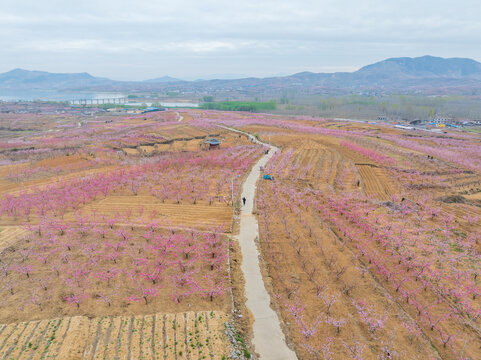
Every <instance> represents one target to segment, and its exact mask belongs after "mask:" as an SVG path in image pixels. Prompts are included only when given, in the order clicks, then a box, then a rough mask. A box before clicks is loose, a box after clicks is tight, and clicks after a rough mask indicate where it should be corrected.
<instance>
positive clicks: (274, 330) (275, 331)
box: [220, 126, 297, 360]
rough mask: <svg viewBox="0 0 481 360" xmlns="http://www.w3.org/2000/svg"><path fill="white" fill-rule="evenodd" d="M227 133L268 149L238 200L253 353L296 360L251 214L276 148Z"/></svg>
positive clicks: (264, 358) (266, 358)
mask: <svg viewBox="0 0 481 360" xmlns="http://www.w3.org/2000/svg"><path fill="white" fill-rule="evenodd" d="M220 127H222V128H224V129H226V130H230V131H234V132H237V133H240V134H244V135H247V136H249V138H250V139H251V141H253V142H255V143H258V144H262V145H265V146H268V147H269V148H270V150H269V154H267V155H264V156H263V157H262V158H260V160H259V161H258V162H257V163H256V164H255V165H254V167H253V168H252V170H251V172H250V174H249V176H248V177H247V179H246V181H245V182H244V184H243V186H242V195H241V197H245V198H246V200H247V201H246V204H245V205H244V206H243V207H242V209H241V216H240V231H239V235H238V237H237V238H238V240H239V244H240V247H241V251H242V266H241V269H242V271H243V272H244V277H245V282H246V283H245V292H246V297H247V302H246V305H247V307H248V308H249V310H250V311H251V312H252V314H253V316H254V324H253V330H254V338H253V343H254V346H255V351H256V352H257V353H258V354H259V356H260V359H262V360H271V359H272V360H291V359H297V357H296V354H295V353H294V352H293V351H292V350H291V349H289V348H288V347H287V345H286V341H285V337H284V334H283V332H282V330H281V327H280V324H279V318H278V317H277V314H276V313H275V311H274V310H272V308H271V307H270V302H271V299H270V296H269V294H268V293H267V291H266V288H265V286H264V281H263V279H262V274H261V270H260V264H259V251H258V250H257V246H256V243H255V239H256V238H257V237H258V236H259V227H258V224H257V219H256V217H255V216H254V214H252V210H253V207H254V196H255V193H256V188H257V184H256V183H257V180H259V178H260V176H261V171H260V167H261V166H265V165H266V164H267V161H269V159H270V158H271V157H272V156H273V155H274V154H275V152H276V151H277V150H278V148H276V147H275V146H271V145H268V144H265V143H262V142H260V141H258V140H257V139H255V138H254V137H253V136H252V135H251V134H248V133H245V132H242V131H240V130H237V129H232V128H228V127H224V126H220Z"/></svg>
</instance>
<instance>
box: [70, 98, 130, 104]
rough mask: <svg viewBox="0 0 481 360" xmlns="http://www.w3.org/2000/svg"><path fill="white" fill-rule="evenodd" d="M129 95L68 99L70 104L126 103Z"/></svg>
mask: <svg viewBox="0 0 481 360" xmlns="http://www.w3.org/2000/svg"><path fill="white" fill-rule="evenodd" d="M127 101H128V98H127V97H116V98H103V99H75V100H68V103H69V104H70V105H101V104H126V103H127Z"/></svg>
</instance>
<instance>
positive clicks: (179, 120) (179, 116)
mask: <svg viewBox="0 0 481 360" xmlns="http://www.w3.org/2000/svg"><path fill="white" fill-rule="evenodd" d="M175 114H176V115H177V117H178V118H179V119H178V120H177V121H178V122H181V121H182V120H184V117H183V116H182V115H180V113H179V112H178V111H176V112H175Z"/></svg>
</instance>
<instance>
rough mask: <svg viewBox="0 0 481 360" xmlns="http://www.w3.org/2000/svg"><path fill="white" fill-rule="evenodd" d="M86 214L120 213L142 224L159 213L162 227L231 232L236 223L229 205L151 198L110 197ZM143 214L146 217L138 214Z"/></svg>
mask: <svg viewBox="0 0 481 360" xmlns="http://www.w3.org/2000/svg"><path fill="white" fill-rule="evenodd" d="M82 211H84V212H85V213H92V212H94V213H96V214H98V215H103V216H106V217H113V216H115V215H116V214H125V213H132V215H133V217H132V219H133V220H132V222H133V223H134V224H137V225H141V224H142V219H144V220H145V221H147V219H148V217H149V216H150V215H151V214H152V213H153V212H155V214H156V215H155V216H156V219H157V220H158V221H159V222H160V223H162V224H166V225H167V224H169V225H174V226H180V225H182V226H184V227H194V228H201V229H212V228H213V227H219V226H220V227H222V228H223V229H225V230H227V229H228V228H229V227H230V225H231V222H232V216H233V209H232V207H229V206H227V205H226V204H225V203H218V202H215V203H213V204H212V205H204V204H195V205H193V204H182V203H181V204H171V203H162V202H161V201H160V200H158V199H156V198H155V197H153V196H150V195H137V196H114V195H112V196H108V197H106V198H105V199H102V200H98V201H94V202H92V203H90V204H88V205H86V206H85V207H84V208H83V209H82ZM141 211H142V213H143V214H144V216H143V217H141V218H139V217H137V216H136V215H137V214H139V213H140V212H141Z"/></svg>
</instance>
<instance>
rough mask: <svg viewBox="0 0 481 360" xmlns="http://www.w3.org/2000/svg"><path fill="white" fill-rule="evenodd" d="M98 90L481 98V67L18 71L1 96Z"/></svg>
mask: <svg viewBox="0 0 481 360" xmlns="http://www.w3.org/2000/svg"><path fill="white" fill-rule="evenodd" d="M2 89H3V90H22V89H28V90H32V89H38V90H95V91H154V90H158V91H159V90H160V91H162V90H173V89H175V90H180V91H190V92H206V91H208V92H209V91H210V92H218V91H223V90H224V91H237V92H239V93H243V94H255V93H269V94H275V93H281V92H283V91H298V92H301V93H308V94H316V93H350V92H359V91H379V92H421V93H481V63H479V62H477V61H475V60H472V59H464V58H450V59H445V58H439V57H433V56H423V57H418V58H408V57H403V58H392V59H387V60H383V61H380V62H377V63H375V64H372V65H367V66H364V67H363V68H361V69H359V70H357V71H355V72H350V73H349V72H338V73H312V72H301V73H297V74H294V75H290V76H278V77H267V78H242V79H234V80H228V79H218V80H198V81H183V80H180V79H175V78H172V77H169V76H164V77H161V78H156V79H151V80H145V81H115V80H110V79H106V78H99V77H94V76H92V75H90V74H88V73H77V74H56V73H48V72H43V71H28V70H22V69H15V70H12V71H9V72H6V73H3V74H0V90H2Z"/></svg>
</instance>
